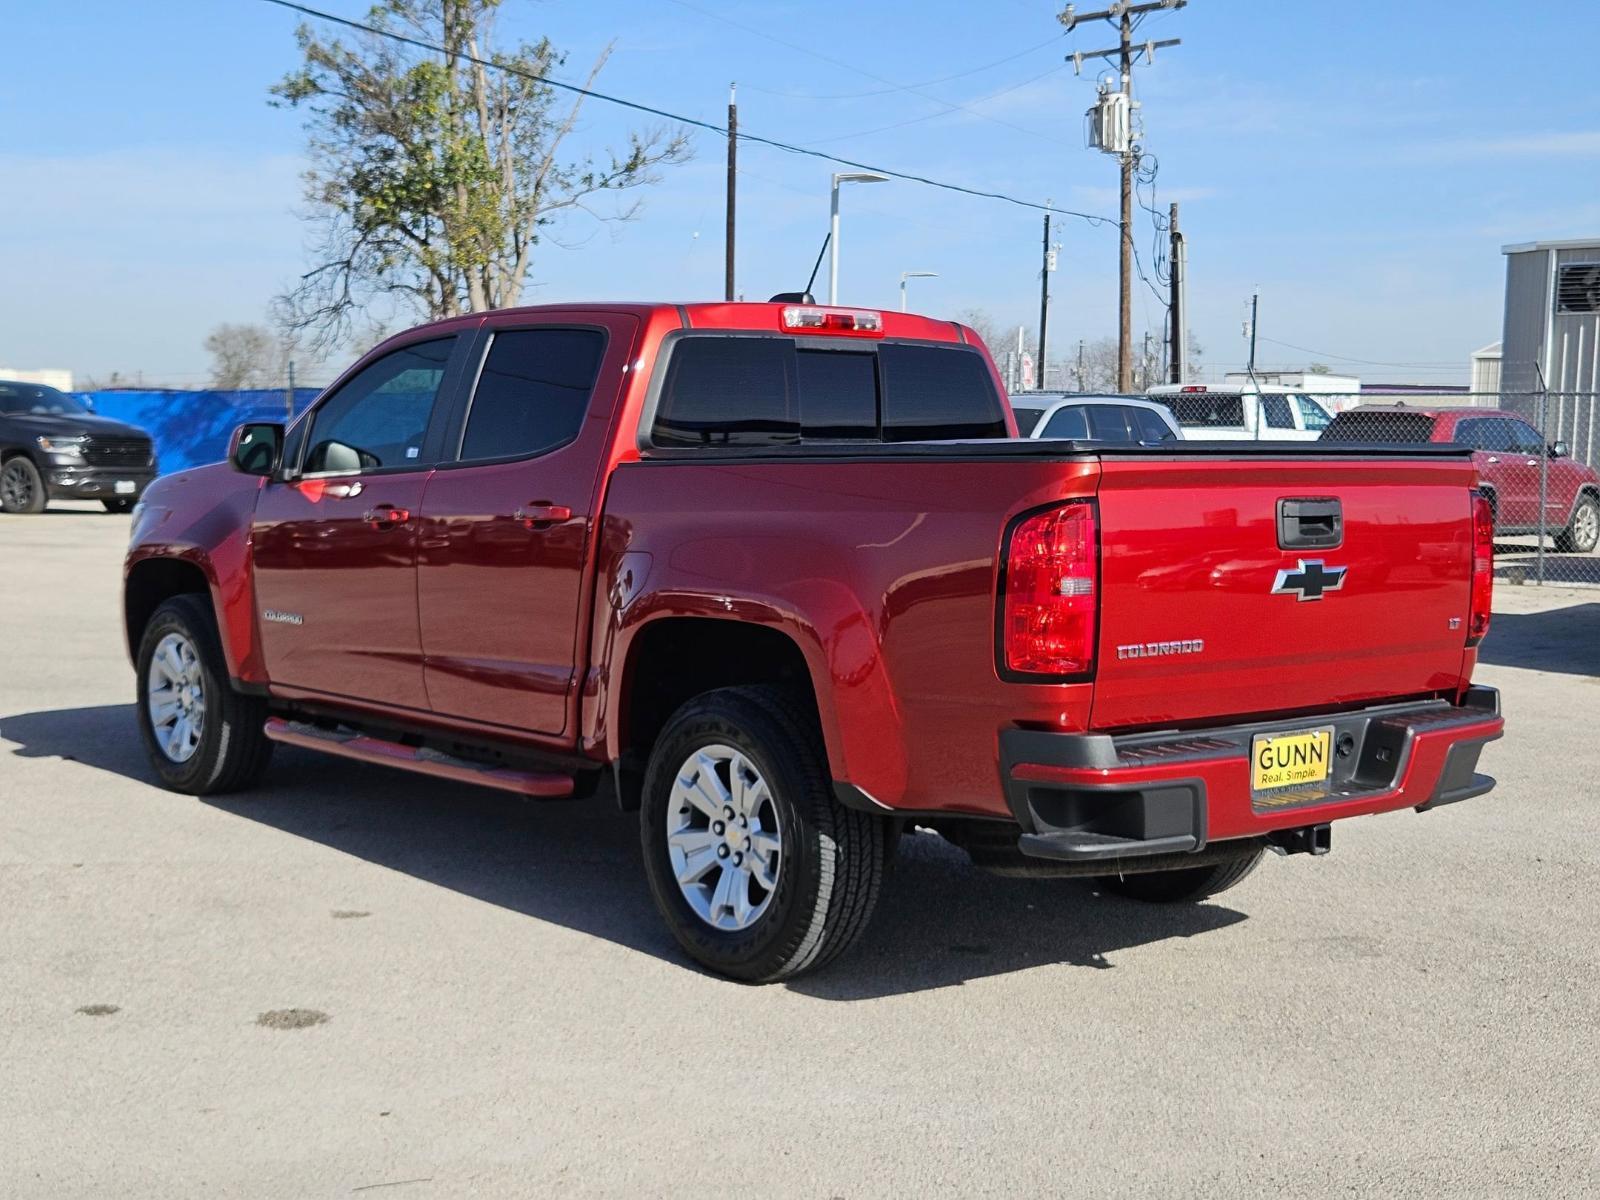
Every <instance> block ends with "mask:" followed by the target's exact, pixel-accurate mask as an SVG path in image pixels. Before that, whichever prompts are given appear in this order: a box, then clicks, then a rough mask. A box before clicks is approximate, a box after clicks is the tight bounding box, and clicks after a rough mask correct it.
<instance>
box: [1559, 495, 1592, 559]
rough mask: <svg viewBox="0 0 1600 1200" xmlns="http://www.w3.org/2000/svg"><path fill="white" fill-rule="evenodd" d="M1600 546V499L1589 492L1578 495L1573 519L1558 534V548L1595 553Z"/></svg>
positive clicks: (1567, 550)
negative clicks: (1595, 549)
mask: <svg viewBox="0 0 1600 1200" xmlns="http://www.w3.org/2000/svg"><path fill="white" fill-rule="evenodd" d="M1596 546H1600V500H1596V499H1595V498H1594V497H1593V496H1591V495H1589V494H1588V493H1587V492H1586V493H1584V494H1583V495H1582V496H1579V497H1578V503H1577V506H1576V507H1575V508H1573V510H1572V520H1571V521H1569V522H1567V527H1566V528H1565V529H1563V530H1562V531H1561V532H1560V533H1558V534H1556V549H1557V550H1559V551H1561V552H1562V553H1563V554H1593V553H1594V548H1595V547H1596Z"/></svg>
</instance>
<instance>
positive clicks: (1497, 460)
mask: <svg viewBox="0 0 1600 1200" xmlns="http://www.w3.org/2000/svg"><path fill="white" fill-rule="evenodd" d="M1499 461H1500V460H1499V459H1498V458H1496V457H1495V456H1494V455H1492V454H1491V455H1489V462H1490V464H1491V465H1492V464H1494V463H1497V462H1499Z"/></svg>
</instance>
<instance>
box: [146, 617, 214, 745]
mask: <svg viewBox="0 0 1600 1200" xmlns="http://www.w3.org/2000/svg"><path fill="white" fill-rule="evenodd" d="M145 705H146V707H147V708H148V710H149V713H150V728H151V730H152V731H153V732H154V734H155V741H156V745H157V746H159V747H160V748H161V753H162V754H164V755H166V756H167V758H168V759H169V760H170V761H172V762H174V763H185V762H188V761H189V760H190V759H191V758H193V757H194V755H195V752H196V751H197V750H199V749H200V740H201V738H202V737H204V736H205V726H206V689H205V677H204V676H203V675H202V673H201V671H200V656H199V654H197V653H196V652H195V648H194V645H193V643H191V642H190V641H189V639H188V638H186V637H184V636H183V634H181V633H169V634H167V635H166V637H164V638H162V639H161V641H160V642H159V643H157V645H156V649H155V653H154V654H153V655H151V657H150V674H149V678H148V679H147V680H146V681H145Z"/></svg>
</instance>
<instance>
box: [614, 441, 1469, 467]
mask: <svg viewBox="0 0 1600 1200" xmlns="http://www.w3.org/2000/svg"><path fill="white" fill-rule="evenodd" d="M1471 453H1472V451H1471V450H1470V449H1469V448H1468V447H1466V446H1461V445H1457V444H1456V443H1454V442H1320V441H1319V442H1273V441H1239V442H1213V441H1198V440H1197V441H1192V442H1187V441H1177V442H1162V443H1161V444H1160V445H1159V446H1145V445H1140V444H1137V443H1124V442H1094V441H1075V440H1066V439H1060V440H1058V439H1053V438H1004V439H1001V438H987V439H982V440H977V441H953V442H824V441H807V442H800V443H797V444H776V445H763V446H717V445H707V446H650V447H646V448H644V449H642V450H641V451H640V455H641V457H642V458H643V459H644V460H645V461H650V462H671V461H675V460H689V461H693V462H705V461H707V460H725V461H734V462H751V461H779V462H785V461H790V460H793V459H831V460H860V459H877V460H892V461H901V460H905V459H919V458H930V459H937V460H939V461H942V462H954V461H967V460H973V459H996V458H1022V459H1037V458H1044V459H1052V458H1077V457H1080V456H1082V457H1097V458H1147V459H1183V458H1222V459H1242V458H1271V459H1280V460H1281V459H1296V460H1307V459H1309V460H1319V459H1330V458H1391V459H1392V458H1447V459H1449V458H1467V457H1470V456H1471Z"/></svg>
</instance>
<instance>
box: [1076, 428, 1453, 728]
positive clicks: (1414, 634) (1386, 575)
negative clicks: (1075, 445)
mask: <svg viewBox="0 0 1600 1200" xmlns="http://www.w3.org/2000/svg"><path fill="white" fill-rule="evenodd" d="M1475 482H1476V474H1475V470H1474V468H1473V465H1472V463H1471V461H1470V460H1468V459H1467V458H1465V457H1462V458H1438V457H1432V458H1426V459H1423V458H1418V459H1406V458H1384V459H1370V458H1359V457H1334V456H1326V457H1324V456H1318V455H1299V454H1297V453H1295V452H1294V451H1288V452H1286V454H1285V456H1284V457H1283V458H1262V457H1260V456H1259V455H1257V456H1251V457H1249V458H1244V459H1231V458H1192V459H1191V458H1184V457H1175V458H1165V459H1161V460H1156V459H1151V458H1119V457H1113V456H1107V457H1106V458H1105V459H1103V460H1102V475H1101V481H1100V488H1099V494H1098V500H1099V508H1100V530H1101V592H1100V594H1101V596H1102V598H1103V600H1102V611H1101V618H1100V633H1099V642H1098V644H1099V667H1098V671H1097V673H1096V683H1095V689H1094V700H1093V708H1092V713H1091V724H1092V726H1093V727H1094V728H1096V729H1116V728H1129V727H1151V728H1156V727H1163V726H1168V725H1172V726H1181V725H1183V724H1184V723H1197V722H1206V723H1215V722H1216V721H1217V720H1218V719H1225V718H1233V717H1245V716H1250V715H1253V714H1258V713H1265V712H1272V713H1277V714H1286V713H1292V712H1295V711H1297V710H1312V709H1317V708H1328V707H1330V706H1335V705H1342V704H1356V703H1361V702H1366V701H1375V700H1383V699H1389V698H1396V697H1405V696H1417V695H1421V694H1424V693H1429V692H1438V691H1445V690H1448V689H1451V688H1454V687H1456V686H1457V685H1458V683H1459V682H1460V680H1461V675H1462V669H1463V650H1464V646H1465V639H1466V627H1467V618H1468V607H1469V603H1470V592H1471V580H1472V507H1471V505H1472V500H1471V494H1472V488H1473V486H1474V484H1475ZM1295 499H1313V500H1327V499H1336V500H1338V502H1339V506H1340V508H1341V510H1342V517H1343V527H1344V528H1343V540H1342V542H1341V543H1340V544H1339V545H1337V546H1329V547H1318V548H1304V547H1290V548H1284V547H1282V546H1280V544H1279V543H1280V530H1279V515H1278V506H1279V501H1280V500H1295ZM1290 540H1293V539H1292V538H1291V539H1290ZM1302 560H1303V561H1304V562H1305V563H1306V564H1307V565H1308V566H1309V570H1302ZM1319 560H1320V562H1321V563H1322V566H1321V567H1320V568H1318V567H1316V566H1311V565H1310V564H1312V563H1315V562H1317V561H1319ZM1341 567H1342V568H1344V572H1343V574H1342V576H1339V575H1338V568H1341ZM1280 571H1287V572H1289V576H1290V577H1289V579H1288V580H1287V581H1286V583H1287V585H1288V586H1287V588H1286V590H1281V591H1278V592H1274V590H1273V589H1274V586H1275V585H1276V584H1277V583H1278V580H1279V573H1280ZM1336 581H1337V587H1336V588H1335V587H1332V586H1330V585H1332V584H1334V583H1335V582H1336ZM1319 590H1320V597H1319V598H1312V597H1313V596H1316V595H1317V593H1318V592H1319ZM1302 596H1304V597H1306V598H1305V599H1302V598H1301V597H1302Z"/></svg>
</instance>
